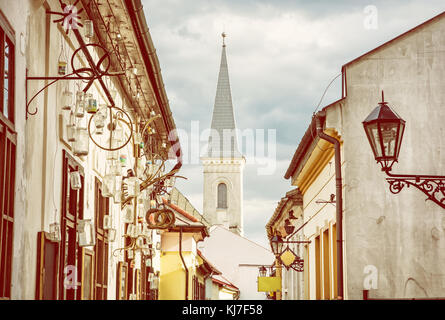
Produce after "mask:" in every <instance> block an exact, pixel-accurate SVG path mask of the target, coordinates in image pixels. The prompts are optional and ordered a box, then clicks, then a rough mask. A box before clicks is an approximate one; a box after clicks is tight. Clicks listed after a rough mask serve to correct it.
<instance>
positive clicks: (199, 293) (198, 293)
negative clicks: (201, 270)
mask: <svg viewBox="0 0 445 320" xmlns="http://www.w3.org/2000/svg"><path fill="white" fill-rule="evenodd" d="M192 283H193V300H205V285H204V284H203V283H201V282H199V278H198V277H197V276H193V278H192Z"/></svg>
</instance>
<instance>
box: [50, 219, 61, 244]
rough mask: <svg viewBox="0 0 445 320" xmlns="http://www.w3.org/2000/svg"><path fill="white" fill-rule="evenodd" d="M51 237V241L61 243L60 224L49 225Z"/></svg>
mask: <svg viewBox="0 0 445 320" xmlns="http://www.w3.org/2000/svg"><path fill="white" fill-rule="evenodd" d="M49 237H50V239H51V241H54V242H59V241H60V238H61V237H60V224H59V223H57V222H54V223H51V224H50V225H49Z"/></svg>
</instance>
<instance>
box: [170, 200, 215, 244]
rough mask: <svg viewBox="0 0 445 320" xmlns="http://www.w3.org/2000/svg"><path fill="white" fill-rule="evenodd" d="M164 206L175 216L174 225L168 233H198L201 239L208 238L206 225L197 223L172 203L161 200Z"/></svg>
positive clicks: (192, 217) (196, 220)
mask: <svg viewBox="0 0 445 320" xmlns="http://www.w3.org/2000/svg"><path fill="white" fill-rule="evenodd" d="M162 201H163V202H164V205H166V206H167V207H169V208H170V209H171V210H172V211H173V213H174V214H175V225H174V226H173V227H170V228H169V231H173V232H176V231H179V230H180V229H182V230H183V232H192V233H200V234H201V236H202V239H204V238H205V237H208V236H209V231H208V228H207V226H206V225H204V224H203V223H202V222H199V221H198V219H196V218H195V217H194V216H192V215H191V214H189V213H188V212H186V211H185V210H183V209H181V208H180V207H178V206H176V205H174V204H173V203H170V202H168V201H167V200H166V199H164V198H162Z"/></svg>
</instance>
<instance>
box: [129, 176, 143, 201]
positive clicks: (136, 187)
mask: <svg viewBox="0 0 445 320" xmlns="http://www.w3.org/2000/svg"><path fill="white" fill-rule="evenodd" d="M126 182H127V193H128V196H129V197H137V196H139V194H140V183H139V178H138V177H129V178H127V179H126Z"/></svg>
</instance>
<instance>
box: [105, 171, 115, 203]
mask: <svg viewBox="0 0 445 320" xmlns="http://www.w3.org/2000/svg"><path fill="white" fill-rule="evenodd" d="M115 190H116V176H115V175H114V174H111V173H108V174H106V175H105V176H104V178H103V183H102V196H103V197H106V198H110V197H113V196H114V192H115Z"/></svg>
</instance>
